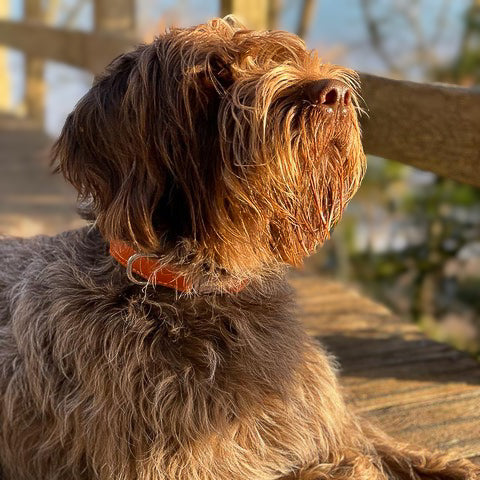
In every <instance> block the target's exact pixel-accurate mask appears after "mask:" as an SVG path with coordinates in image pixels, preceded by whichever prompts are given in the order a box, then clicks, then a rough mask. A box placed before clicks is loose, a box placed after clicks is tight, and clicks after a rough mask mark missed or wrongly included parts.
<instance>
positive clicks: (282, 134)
mask: <svg viewBox="0 0 480 480" xmlns="http://www.w3.org/2000/svg"><path fill="white" fill-rule="evenodd" d="M357 112H358V78H357V75H356V74H355V72H353V71H351V70H348V69H345V68H341V67H338V66H333V65H328V64H323V63H321V61H320V60H319V58H318V56H317V55H316V54H315V53H314V52H310V51H308V50H307V49H306V48H305V45H304V43H303V42H302V41H301V40H300V39H299V38H298V37H296V36H295V35H292V34H289V33H286V32H279V31H267V32H255V31H248V30H246V29H244V28H243V27H242V26H240V25H239V24H237V23H236V22H235V21H234V20H232V19H231V18H227V19H214V20H212V21H211V22H209V23H207V24H204V25H199V26H196V27H193V28H187V29H179V28H175V29H172V30H170V31H169V32H167V33H165V34H164V35H162V36H160V37H158V38H157V39H156V40H155V41H154V42H153V43H151V44H147V45H141V46H138V47H137V48H136V49H135V50H133V51H131V52H129V53H126V54H123V55H121V56H120V57H118V58H117V59H115V60H114V61H113V62H112V63H111V64H110V66H108V67H107V69H106V71H105V73H104V74H103V75H101V76H100V77H99V78H97V79H96V81H95V83H94V85H93V87H92V88H91V90H90V91H89V92H88V93H87V94H86V95H85V96H84V97H83V99H81V100H80V102H79V103H78V105H77V106H76V108H75V110H74V111H73V112H72V113H71V114H70V115H69V116H68V118H67V120H66V123H65V126H64V128H63V131H62V133H61V135H60V137H59V139H58V141H57V142H56V144H55V146H54V148H53V154H52V155H53V162H54V164H55V165H56V169H57V170H58V171H59V172H61V173H62V174H63V175H64V176H65V178H66V179H67V180H68V181H69V182H70V183H71V184H73V185H74V186H75V188H76V189H77V190H78V192H79V197H80V200H81V205H82V210H83V213H84V215H85V216H86V217H88V218H90V219H91V220H92V222H91V224H90V225H89V226H87V227H85V228H82V229H79V230H76V231H70V232H65V233H62V234H60V235H58V236H55V237H46V236H38V237H34V238H31V239H18V238H7V237H3V238H2V240H1V243H0V253H1V254H0V259H1V260H0V262H1V269H0V328H1V333H0V415H1V436H0V465H1V478H2V479H4V480H13V479H14V480H67V479H68V480H72V479H73V480H80V479H81V480H87V479H88V480H92V479H98V480H113V479H115V480H240V479H241V480H246V479H248V480H250V479H251V480H294V479H297V480H320V479H332V480H341V479H343V480H346V479H351V480H353V479H355V480H361V479H365V480H366V479H368V480H376V479H392V480H393V479H397V480H407V479H408V480H419V479H432V480H433V479H435V480H446V479H465V480H466V479H474V478H477V475H478V473H479V470H478V468H477V467H475V466H474V465H472V464H470V463H468V462H467V461H461V460H450V459H449V458H447V457H446V456H444V455H442V454H433V453H428V452H424V451H422V450H418V449H414V448H410V447H407V446H403V445H400V444H398V443H397V442H395V441H394V440H392V439H389V438H387V437H386V436H384V435H383V434H382V433H380V432H378V431H377V430H376V429H375V428H374V427H372V426H370V425H369V424H368V423H366V422H365V421H363V420H361V419H360V418H358V417H357V416H356V415H355V414H354V413H353V412H352V411H350V410H349V408H348V407H347V406H346V405H345V402H344V400H343V397H342V393H341V389H340V387H339V385H338V381H337V377H336V373H335V366H334V360H333V359H332V358H330V356H329V355H328V354H327V353H326V352H325V351H324V350H323V349H322V347H321V346H320V345H317V344H316V343H314V341H313V340H312V339H311V338H309V337H308V336H307V335H306V333H305V332H304V330H303V328H302V326H301V325H300V323H299V321H298V320H297V318H296V307H295V300H294V296H293V292H292V289H291V288H290V286H289V285H288V282H287V281H286V278H285V275H286V269H287V267H288V266H297V265H300V264H301V263H302V260H303V259H304V258H305V257H306V256H307V255H309V254H311V253H312V252H313V251H314V250H315V249H316V248H317V247H318V246H320V245H321V244H322V243H323V242H324V241H325V240H326V239H327V238H328V236H329V232H330V230H331V229H332V227H333V226H334V225H335V224H336V222H337V221H338V220H339V218H340V216H341V214H342V212H343V210H344V208H345V207H346V205H347V203H348V201H349V200H350V198H351V197H352V196H353V194H354V193H355V191H356V190H357V189H358V187H359V185H360V182H361V179H362V177H363V175H364V171H365V156H364V153H363V150H362V145H361V138H360V129H359V124H358V120H357Z"/></svg>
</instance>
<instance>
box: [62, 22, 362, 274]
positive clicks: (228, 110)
mask: <svg viewBox="0 0 480 480" xmlns="http://www.w3.org/2000/svg"><path fill="white" fill-rule="evenodd" d="M356 85H357V77H356V74H355V73H354V72H352V71H350V70H347V69H344V68H341V67H337V66H333V65H329V64H322V63H321V62H320V60H319V59H318V57H317V56H316V54H315V53H312V52H310V51H308V50H306V48H305V45H304V43H303V42H302V40H300V39H299V38H298V37H296V36H295V35H292V34H289V33H286V32H279V31H268V32H254V31H247V30H245V29H241V28H239V27H238V26H235V25H234V24H233V22H229V21H225V20H219V19H216V20H213V21H211V22H210V23H208V24H206V25H200V26H197V27H193V28H188V29H173V30H171V31H170V32H168V33H166V34H165V35H162V36H160V37H158V38H157V39H156V40H155V41H154V42H153V43H151V44H148V45H141V46H139V47H138V48H136V49H135V50H134V51H132V52H130V53H127V54H124V55H121V56H120V57H118V58H117V59H115V60H114V61H113V62H112V63H111V64H110V66H109V67H108V68H107V70H106V72H105V73H104V74H103V75H102V76H101V77H99V78H98V79H97V80H96V82H95V84H94V86H93V87H92V88H91V90H90V91H89V92H88V93H87V94H86V95H85V96H84V97H83V99H82V100H81V101H80V102H79V103H78V105H77V106H76V108H75V110H74V111H73V112H72V113H71V114H70V115H69V117H68V119H67V121H66V123H65V126H64V128H63V131H62V134H61V136H60V138H59V140H58V141H57V143H56V145H55V147H54V152H53V154H54V158H55V159H56V161H57V162H58V166H59V169H60V170H61V171H62V172H63V174H64V175H65V177H66V178H67V179H68V180H69V181H70V182H71V183H72V184H73V185H74V186H75V187H76V188H77V190H78V191H79V194H80V196H81V197H82V198H83V199H84V200H86V201H87V202H89V204H90V209H91V212H92V214H93V216H94V217H95V219H96V223H97V224H98V226H99V228H100V230H101V232H102V233H103V235H104V237H105V238H106V239H107V240H111V239H117V240H124V241H126V242H128V243H129V244H131V245H132V246H134V247H135V248H136V249H138V250H140V251H142V252H148V253H154V254H158V255H160V256H163V257H164V258H166V259H168V261H169V262H170V263H173V264H175V265H176V266H177V267H178V268H180V269H182V271H184V272H186V273H190V274H192V275H193V274H198V273H202V274H208V273H214V272H217V273H218V272H220V271H221V272H223V273H225V272H228V274H229V275H230V276H231V277H232V278H237V279H238V278H245V277H247V276H251V275H258V274H259V273H261V272H263V271H265V269H271V268H276V266H278V265H280V264H285V263H287V264H292V265H298V264H299V263H301V261H302V259H303V257H305V256H306V255H308V254H309V253H311V252H312V251H313V250H314V249H315V247H316V246H317V245H319V244H322V242H323V241H324V240H325V239H326V238H327V237H328V235H329V231H330V229H331V228H332V226H333V225H334V224H335V223H336V222H337V220H338V219H339V217H340V216H341V213H342V211H343V210H344V208H345V206H346V204H347V202H348V201H349V199H350V198H351V197H352V195H353V194H354V193H355V191H356V190H357V188H358V186H359V183H360V181H361V179H362V176H363V173H364V168H365V157H364V154H363V151H362V147H361V142H360V131H359V126H358V122H357V114H356V110H357V108H356V93H355V87H356Z"/></svg>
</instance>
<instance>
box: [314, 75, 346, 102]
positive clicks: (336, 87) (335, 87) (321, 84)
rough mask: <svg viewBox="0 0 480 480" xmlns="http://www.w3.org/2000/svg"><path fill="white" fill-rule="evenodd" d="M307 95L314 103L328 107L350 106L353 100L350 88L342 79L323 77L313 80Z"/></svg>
mask: <svg viewBox="0 0 480 480" xmlns="http://www.w3.org/2000/svg"><path fill="white" fill-rule="evenodd" d="M307 95H308V99H309V100H310V101H311V102H312V103H314V104H317V105H325V106H328V107H339V106H348V105H350V103H351V101H352V98H351V97H352V94H351V92H350V88H349V87H348V85H347V84H345V83H343V82H341V81H340V80H331V79H322V80H317V81H315V82H312V83H311V84H310V86H309V88H308V89H307Z"/></svg>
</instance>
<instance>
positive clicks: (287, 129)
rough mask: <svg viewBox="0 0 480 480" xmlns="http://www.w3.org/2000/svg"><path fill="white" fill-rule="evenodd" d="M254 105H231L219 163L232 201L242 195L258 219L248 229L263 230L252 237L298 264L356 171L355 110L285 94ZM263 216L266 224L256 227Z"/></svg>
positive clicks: (352, 185)
mask: <svg viewBox="0 0 480 480" xmlns="http://www.w3.org/2000/svg"><path fill="white" fill-rule="evenodd" d="M258 111H259V109H258V108H256V109H252V110H249V109H242V110H240V111H236V112H231V114H232V116H231V118H233V119H234V120H233V122H232V123H233V124H234V125H232V127H231V128H232V130H231V131H232V133H233V134H232V136H231V137H230V138H229V137H228V132H226V131H225V132H224V136H225V138H226V139H229V140H230V139H231V140H230V141H229V142H227V143H225V144H224V145H223V148H224V150H223V155H224V160H225V164H226V165H227V166H228V170H229V173H230V177H231V179H232V182H234V183H235V190H236V195H235V201H236V202H239V203H240V204H241V203H244V207H245V210H248V211H249V212H250V216H251V218H252V219H255V222H256V224H257V226H256V227H253V226H251V225H250V232H264V233H265V234H266V235H268V239H267V238H264V239H262V240H261V241H259V242H258V243H257V244H258V245H262V242H263V244H265V245H267V246H268V247H269V248H270V256H271V253H272V252H273V253H274V255H275V256H276V257H277V259H278V260H280V261H282V262H287V263H290V264H293V265H299V264H301V262H302V260H303V258H304V257H305V256H306V255H308V254H310V253H312V252H313V251H314V250H315V248H316V247H317V246H318V245H321V244H322V243H323V242H324V241H325V240H326V239H327V238H328V237H329V232H330V230H331V228H332V227H333V226H334V225H335V224H336V222H337V221H338V220H339V219H340V216H341V214H342V212H343V210H344V209H345V207H346V205H347V203H348V201H349V200H350V198H351V197H352V196H353V194H354V193H355V191H356V190H357V188H358V186H359V184H360V181H361V179H362V177H363V174H364V170H365V161H364V154H363V151H362V147H361V142H360V132H359V127H358V123H357V119H356V112H355V109H354V107H348V108H347V109H346V110H345V111H342V109H338V111H337V110H333V109H331V111H328V110H327V109H326V108H324V106H316V105H313V104H311V103H308V102H304V101H299V100H298V99H297V100H292V99H290V98H285V99H284V100H280V101H274V102H272V103H271V104H270V105H267V106H266V108H264V115H263V116H258V115H257V113H258ZM260 111H261V110H260ZM226 125H228V122H227V123H226ZM262 222H268V225H266V226H265V227H266V228H259V227H258V225H259V224H261V223H262Z"/></svg>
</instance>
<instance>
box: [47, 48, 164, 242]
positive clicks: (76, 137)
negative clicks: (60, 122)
mask: <svg viewBox="0 0 480 480" xmlns="http://www.w3.org/2000/svg"><path fill="white" fill-rule="evenodd" d="M146 49H147V47H146V46H141V47H138V48H137V50H135V51H134V52H131V53H128V54H125V55H122V56H120V57H118V58H117V59H115V60H114V61H113V62H112V63H111V64H110V65H109V67H107V69H106V72H105V73H104V74H103V75H101V76H100V77H98V78H97V79H96V81H95V83H94V85H93V87H92V88H91V89H90V91H89V92H88V93H87V94H86V95H85V96H84V97H83V98H82V99H81V100H80V102H79V103H78V104H77V106H76V107H75V109H74V111H73V112H72V113H71V114H70V115H69V116H68V118H67V120H66V122H65V125H64V127H63V130H62V132H61V134H60V137H59V138H58V140H57V142H56V143H55V145H54V147H53V150H52V162H53V164H54V165H55V167H56V171H59V172H61V173H62V174H63V175H64V176H65V178H66V179H67V180H68V181H69V182H70V183H71V184H72V185H73V186H74V187H75V188H76V189H77V191H78V193H79V197H80V199H82V200H84V201H85V202H86V204H87V206H88V208H89V209H90V211H91V212H90V213H91V214H92V216H93V217H94V218H95V219H96V223H97V224H98V226H99V227H100V229H101V231H102V233H103V234H104V236H105V237H106V238H107V239H108V240H110V239H112V238H119V239H124V240H128V241H131V242H133V243H137V244H142V243H143V244H148V243H150V244H151V243H152V240H153V239H154V238H155V233H154V232H153V227H152V222H151V217H152V214H153V211H152V210H153V207H154V205H155V204H156V201H158V198H159V197H160V196H161V194H162V190H163V179H164V178H163V174H162V171H161V168H160V166H159V165H158V163H157V164H155V163H154V162H146V161H145V158H146V157H148V155H149V154H151V152H148V148H149V147H148V142H149V139H148V138H146V137H147V133H146V131H147V129H146V126H145V124H144V123H145V117H144V116H142V115H139V114H138V113H139V112H141V111H146V110H147V109H145V108H144V107H145V106H144V105H137V109H138V110H137V111H135V110H134V107H133V105H132V102H130V101H128V98H130V97H132V96H133V97H135V98H137V99H138V98H139V97H141V96H142V95H141V92H132V90H134V89H135V88H137V85H138V83H139V82H132V81H130V78H131V76H132V74H133V73H132V72H133V70H134V69H136V65H137V59H138V57H140V56H142V55H145V54H146V53H147V52H146ZM140 85H141V82H140ZM143 101H144V102H149V101H150V102H154V101H155V99H148V98H145V99H144V100H143Z"/></svg>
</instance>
